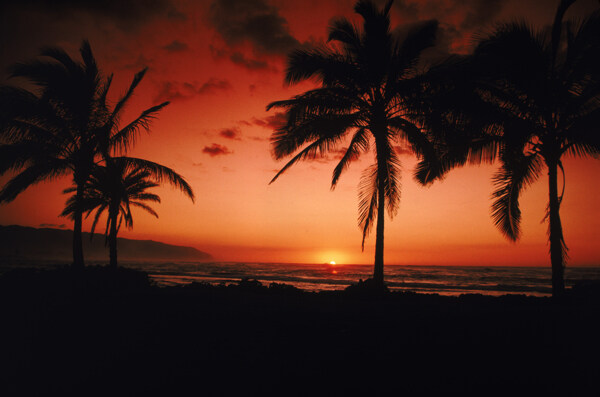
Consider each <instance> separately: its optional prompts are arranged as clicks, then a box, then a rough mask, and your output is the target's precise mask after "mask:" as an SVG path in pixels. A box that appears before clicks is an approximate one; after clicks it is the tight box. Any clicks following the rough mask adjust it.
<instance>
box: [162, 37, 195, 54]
mask: <svg viewBox="0 0 600 397" xmlns="http://www.w3.org/2000/svg"><path fill="white" fill-rule="evenodd" d="M188 48H189V47H188V45H187V44H185V43H184V42H181V41H179V40H173V41H172V42H170V43H169V44H167V45H166V46H164V47H163V49H164V50H167V51H169V52H182V51H186V50H187V49H188Z"/></svg>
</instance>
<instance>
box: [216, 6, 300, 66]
mask: <svg viewBox="0 0 600 397" xmlns="http://www.w3.org/2000/svg"><path fill="white" fill-rule="evenodd" d="M209 20H210V23H211V25H212V26H213V27H214V28H215V30H216V31H217V32H218V33H219V35H220V36H221V37H222V38H223V40H224V41H225V43H226V44H227V45H228V46H230V47H237V46H240V45H242V44H244V43H249V44H251V45H252V47H253V48H254V50H255V51H256V52H257V53H259V54H267V55H287V54H288V52H289V51H290V50H291V49H293V48H295V47H296V46H298V45H299V44H300V43H299V42H298V40H296V38H294V37H293V36H292V35H291V34H290V31H289V27H288V23H287V21H286V19H285V18H283V17H282V16H281V15H279V10H278V9H277V8H276V7H274V6H272V5H269V4H267V3H266V1H264V0H214V1H213V2H212V4H211V5H210V11H209Z"/></svg>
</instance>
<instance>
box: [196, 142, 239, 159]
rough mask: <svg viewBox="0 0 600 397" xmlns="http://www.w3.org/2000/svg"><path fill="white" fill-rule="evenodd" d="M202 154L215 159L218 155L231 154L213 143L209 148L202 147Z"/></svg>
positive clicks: (225, 148)
mask: <svg viewBox="0 0 600 397" xmlns="http://www.w3.org/2000/svg"><path fill="white" fill-rule="evenodd" d="M202 153H206V154H208V155H209V156H210V157H215V156H220V155H226V154H231V153H233V152H232V151H231V150H229V149H228V148H227V147H226V146H222V145H219V144H218V143H213V144H212V145H210V146H204V149H202Z"/></svg>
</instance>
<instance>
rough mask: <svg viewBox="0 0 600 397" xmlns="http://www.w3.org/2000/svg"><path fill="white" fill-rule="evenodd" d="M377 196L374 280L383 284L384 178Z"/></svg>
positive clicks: (379, 182) (379, 183) (380, 181)
mask: <svg viewBox="0 0 600 397" xmlns="http://www.w3.org/2000/svg"><path fill="white" fill-rule="evenodd" d="M378 185H379V186H378V192H377V194H378V198H377V236H376V238H375V266H374V268H373V281H374V282H375V284H377V285H380V286H383V228H384V223H385V190H384V187H385V186H384V185H385V184H384V180H383V178H379V181H378Z"/></svg>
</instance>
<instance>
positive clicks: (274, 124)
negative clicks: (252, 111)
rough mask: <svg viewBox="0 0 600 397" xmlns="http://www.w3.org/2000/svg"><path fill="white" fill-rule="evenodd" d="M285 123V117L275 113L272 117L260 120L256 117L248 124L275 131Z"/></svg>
mask: <svg viewBox="0 0 600 397" xmlns="http://www.w3.org/2000/svg"><path fill="white" fill-rule="evenodd" d="M285 123H287V116H286V115H285V113H283V112H277V113H275V114H273V115H272V116H267V117H265V118H262V119H257V118H256V117H255V118H253V119H252V121H251V122H250V123H249V124H254V125H258V126H260V127H265V128H269V129H272V130H276V129H278V128H281V127H283V126H284V125H285Z"/></svg>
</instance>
